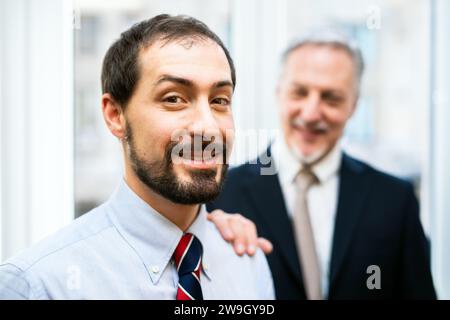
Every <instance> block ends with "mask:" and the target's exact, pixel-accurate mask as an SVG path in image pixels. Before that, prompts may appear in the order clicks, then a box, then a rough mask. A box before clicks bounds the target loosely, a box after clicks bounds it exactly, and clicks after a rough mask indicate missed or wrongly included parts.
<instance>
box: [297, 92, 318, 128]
mask: <svg viewBox="0 0 450 320" xmlns="http://www.w3.org/2000/svg"><path fill="white" fill-rule="evenodd" d="M300 112H301V116H302V119H303V120H304V121H305V122H315V121H319V120H320V95H319V93H315V92H311V93H310V94H309V95H308V97H307V99H305V100H304V101H303V104H302V106H301V110H300Z"/></svg>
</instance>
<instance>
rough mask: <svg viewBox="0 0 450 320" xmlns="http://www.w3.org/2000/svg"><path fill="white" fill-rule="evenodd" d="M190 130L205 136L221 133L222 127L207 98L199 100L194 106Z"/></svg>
mask: <svg viewBox="0 0 450 320" xmlns="http://www.w3.org/2000/svg"><path fill="white" fill-rule="evenodd" d="M189 131H190V132H192V133H194V134H196V135H203V136H204V137H205V138H207V137H208V136H209V137H213V136H217V135H219V134H220V127H219V124H218V122H217V119H216V117H215V116H214V113H213V111H212V109H211V107H210V105H209V101H208V100H207V99H201V100H199V101H198V103H197V105H196V107H195V108H193V119H192V122H191V125H190V127H189Z"/></svg>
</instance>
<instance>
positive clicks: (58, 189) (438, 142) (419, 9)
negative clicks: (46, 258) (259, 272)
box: [0, 0, 450, 299]
mask: <svg viewBox="0 0 450 320" xmlns="http://www.w3.org/2000/svg"><path fill="white" fill-rule="evenodd" d="M160 13H170V14H188V15H191V16H194V17H196V18H198V19H200V20H202V21H203V22H205V23H206V24H207V25H208V26H209V27H210V28H211V29H212V30H213V31H215V32H216V33H217V34H218V35H219V36H220V37H221V39H222V40H223V41H224V43H225V44H226V46H227V47H228V48H229V49H230V52H231V54H232V56H233V59H234V60H235V64H236V69H237V88H236V92H235V97H234V102H233V109H234V117H235V124H236V128H237V141H236V145H235V150H234V156H233V159H232V160H233V164H235V165H237V164H240V163H242V162H244V161H247V160H250V159H252V158H254V157H256V155H257V154H258V153H259V152H261V151H263V150H264V149H265V148H266V145H267V143H268V142H269V141H270V140H271V139H273V138H274V137H275V136H276V135H277V134H279V126H278V122H279V121H278V112H277V109H276V105H275V99H274V93H275V83H276V80H277V76H278V71H279V64H280V54H281V52H282V51H283V49H284V48H285V47H286V45H287V44H288V43H289V41H290V40H291V39H292V38H294V37H295V36H297V35H299V34H300V33H302V32H305V31H306V30H308V29H310V28H315V27H320V26H328V27H329V26H332V27H336V28H341V29H345V30H346V31H347V32H348V33H350V34H351V35H352V36H353V37H354V38H355V39H356V40H357V41H358V42H359V44H360V46H361V48H362V51H363V55H364V58H365V62H366V66H367V67H366V72H365V75H364V78H363V87H362V94H361V97H360V101H359V105H358V109H357V112H356V114H355V115H354V117H353V119H352V120H351V123H350V125H349V126H348V128H347V131H346V134H345V138H344V147H345V149H346V150H347V151H348V152H349V153H350V154H352V155H355V156H357V157H359V158H361V159H363V160H365V161H367V162H369V163H371V164H372V165H373V166H375V167H377V168H380V169H382V170H384V171H387V172H390V173H391V174H394V175H397V176H400V177H403V178H406V179H409V180H411V181H413V182H414V184H415V186H416V191H417V195H418V197H419V198H420V201H421V217H422V221H423V224H424V227H425V229H426V232H427V234H428V236H429V237H430V240H431V248H432V263H433V273H434V279H435V285H436V288H437V290H438V293H439V296H440V297H441V298H446V299H449V298H450V275H448V274H447V270H450V255H448V254H447V245H450V197H448V196H447V195H450V166H449V165H447V164H449V163H450V141H449V139H447V137H450V126H448V121H449V120H450V90H449V88H450V76H449V75H450V37H448V33H449V32H450V22H449V21H450V2H448V1H445V0H415V1H410V0H409V1H408V0H338V1H333V2H331V1H327V0H315V1H312V0H276V1H275V0H246V1H239V0H216V1H208V0H164V1H157V0H145V1H144V0H128V1H119V0H114V1H113V0H109V1H106V0H0V106H1V111H0V130H1V136H0V177H1V184H0V231H1V234H0V258H1V259H0V260H3V259H6V258H7V257H9V256H11V255H13V254H15V253H17V252H18V251H19V250H21V249H23V248H25V247H26V246H28V245H30V244H31V243H34V242H36V241H37V240H39V239H40V238H42V237H43V236H45V235H47V234H49V233H50V232H53V231H54V230H56V229H58V228H60V227H61V226H63V225H65V224H67V223H68V222H70V221H71V220H73V219H74V218H75V217H77V216H79V215H81V214H83V213H85V212H86V211H88V210H90V209H91V208H93V207H95V206H97V205H98V204H100V203H101V202H103V201H104V200H106V199H107V197H108V196H109V194H110V193H111V192H112V190H113V189H114V188H115V186H116V184H117V182H118V181H119V179H120V178H121V174H122V159H121V150H120V145H119V143H118V141H117V140H116V139H114V138H113V137H112V135H111V134H110V133H109V132H108V131H107V129H106V126H105V125H104V122H103V118H102V115H101V109H100V96H101V88H100V70H101V63H102V59H103V56H104V54H105V52H106V50H107V48H108V47H109V46H110V45H111V43H112V42H113V41H114V40H115V39H116V38H118V36H119V35H120V33H121V32H122V31H124V30H125V29H127V28H129V27H130V26H131V25H133V24H134V23H136V22H138V21H140V20H143V19H147V18H150V17H152V16H154V15H156V14H160ZM249 129H251V130H257V131H258V132H261V134H259V135H258V137H257V139H258V141H257V143H256V144H255V143H251V146H250V144H249V142H248V136H246V132H247V131H246V130H249Z"/></svg>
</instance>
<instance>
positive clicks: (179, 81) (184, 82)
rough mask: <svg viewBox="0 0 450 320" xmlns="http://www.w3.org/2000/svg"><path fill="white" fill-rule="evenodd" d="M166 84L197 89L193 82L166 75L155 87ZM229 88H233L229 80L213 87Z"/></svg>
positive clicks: (219, 82)
mask: <svg viewBox="0 0 450 320" xmlns="http://www.w3.org/2000/svg"><path fill="white" fill-rule="evenodd" d="M164 82H172V83H176V84H179V85H182V86H184V87H189V88H193V87H195V84H194V82H192V81H191V80H188V79H185V78H180V77H175V76H170V75H164V76H162V77H161V78H159V79H158V81H156V82H155V84H154V86H155V87H156V86H158V85H160V84H161V83H164ZM227 86H230V87H232V88H233V83H232V82H231V81H229V80H222V81H217V82H215V83H214V84H213V86H212V87H213V88H216V89H219V88H223V87H227Z"/></svg>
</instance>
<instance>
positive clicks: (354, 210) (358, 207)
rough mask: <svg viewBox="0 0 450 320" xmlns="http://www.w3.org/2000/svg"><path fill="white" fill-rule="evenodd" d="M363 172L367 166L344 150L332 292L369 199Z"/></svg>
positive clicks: (335, 237) (334, 240)
mask: <svg viewBox="0 0 450 320" xmlns="http://www.w3.org/2000/svg"><path fill="white" fill-rule="evenodd" d="M363 175H364V166H363V165H362V164H361V163H359V162H357V161H356V160H353V159H352V158H350V157H348V156H347V155H346V154H344V156H343V158H342V166H341V170H340V185H339V191H338V192H339V196H338V207H337V213H336V222H335V227H334V236H333V247H332V248H333V249H332V255H331V264H330V290H329V293H330V295H331V294H332V290H333V286H334V283H335V281H336V279H337V276H338V274H339V272H340V270H341V267H342V263H343V261H344V258H345V255H346V253H347V251H348V248H349V245H350V242H351V239H352V236H353V234H354V231H355V227H356V225H357V223H358V218H359V217H360V215H361V213H362V212H363V208H364V203H365V202H366V196H367V192H368V189H369V185H370V184H369V181H368V178H367V177H364V176H363Z"/></svg>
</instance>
